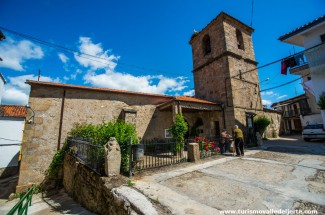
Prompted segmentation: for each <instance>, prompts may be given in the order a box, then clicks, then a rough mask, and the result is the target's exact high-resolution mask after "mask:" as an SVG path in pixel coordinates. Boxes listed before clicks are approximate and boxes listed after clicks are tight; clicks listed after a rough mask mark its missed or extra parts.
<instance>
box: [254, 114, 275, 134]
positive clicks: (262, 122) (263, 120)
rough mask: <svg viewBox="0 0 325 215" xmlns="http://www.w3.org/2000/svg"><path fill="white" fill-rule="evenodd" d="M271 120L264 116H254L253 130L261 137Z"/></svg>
mask: <svg viewBox="0 0 325 215" xmlns="http://www.w3.org/2000/svg"><path fill="white" fill-rule="evenodd" d="M270 123H271V120H269V119H268V118H267V117H266V116H256V117H255V118H254V127H255V130H256V131H257V132H258V133H260V135H261V136H263V133H264V131H265V130H266V128H267V126H269V125H270Z"/></svg>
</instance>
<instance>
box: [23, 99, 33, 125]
mask: <svg viewBox="0 0 325 215" xmlns="http://www.w3.org/2000/svg"><path fill="white" fill-rule="evenodd" d="M25 107H26V108H27V109H30V110H31V111H32V114H33V115H32V116H31V117H30V118H29V119H28V120H27V123H28V124H33V123H34V119H35V111H34V110H33V109H32V108H31V107H30V105H29V104H27V105H26V106H25Z"/></svg>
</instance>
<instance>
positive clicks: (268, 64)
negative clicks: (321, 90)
mask: <svg viewBox="0 0 325 215" xmlns="http://www.w3.org/2000/svg"><path fill="white" fill-rule="evenodd" d="M323 44H325V43H320V44H318V45H315V46H313V47H310V48H308V49H305V50H303V51H301V52H298V53H295V54H293V55H290V56H287V57H284V58H281V59H278V60H275V61H272V62H270V63H267V64H264V65H263V66H259V67H256V68H254V69H250V70H247V71H245V72H242V73H241V75H243V74H246V73H249V72H253V71H255V70H258V69H261V68H264V67H267V66H270V65H272V64H275V63H278V62H280V61H282V60H284V59H287V58H289V57H294V56H296V55H299V54H303V53H304V52H306V51H309V50H311V49H314V48H316V47H318V46H321V45H323ZM239 75H240V74H238V75H233V76H231V77H230V78H235V77H237V76H239Z"/></svg>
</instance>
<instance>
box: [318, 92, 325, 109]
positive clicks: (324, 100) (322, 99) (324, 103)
mask: <svg viewBox="0 0 325 215" xmlns="http://www.w3.org/2000/svg"><path fill="white" fill-rule="evenodd" d="M317 104H318V106H319V107H320V109H322V110H325V92H323V93H322V94H321V95H320V96H319V101H318V103H317Z"/></svg>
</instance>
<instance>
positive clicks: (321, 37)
mask: <svg viewBox="0 0 325 215" xmlns="http://www.w3.org/2000/svg"><path fill="white" fill-rule="evenodd" d="M320 41H321V42H322V43H325V34H322V35H320Z"/></svg>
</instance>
